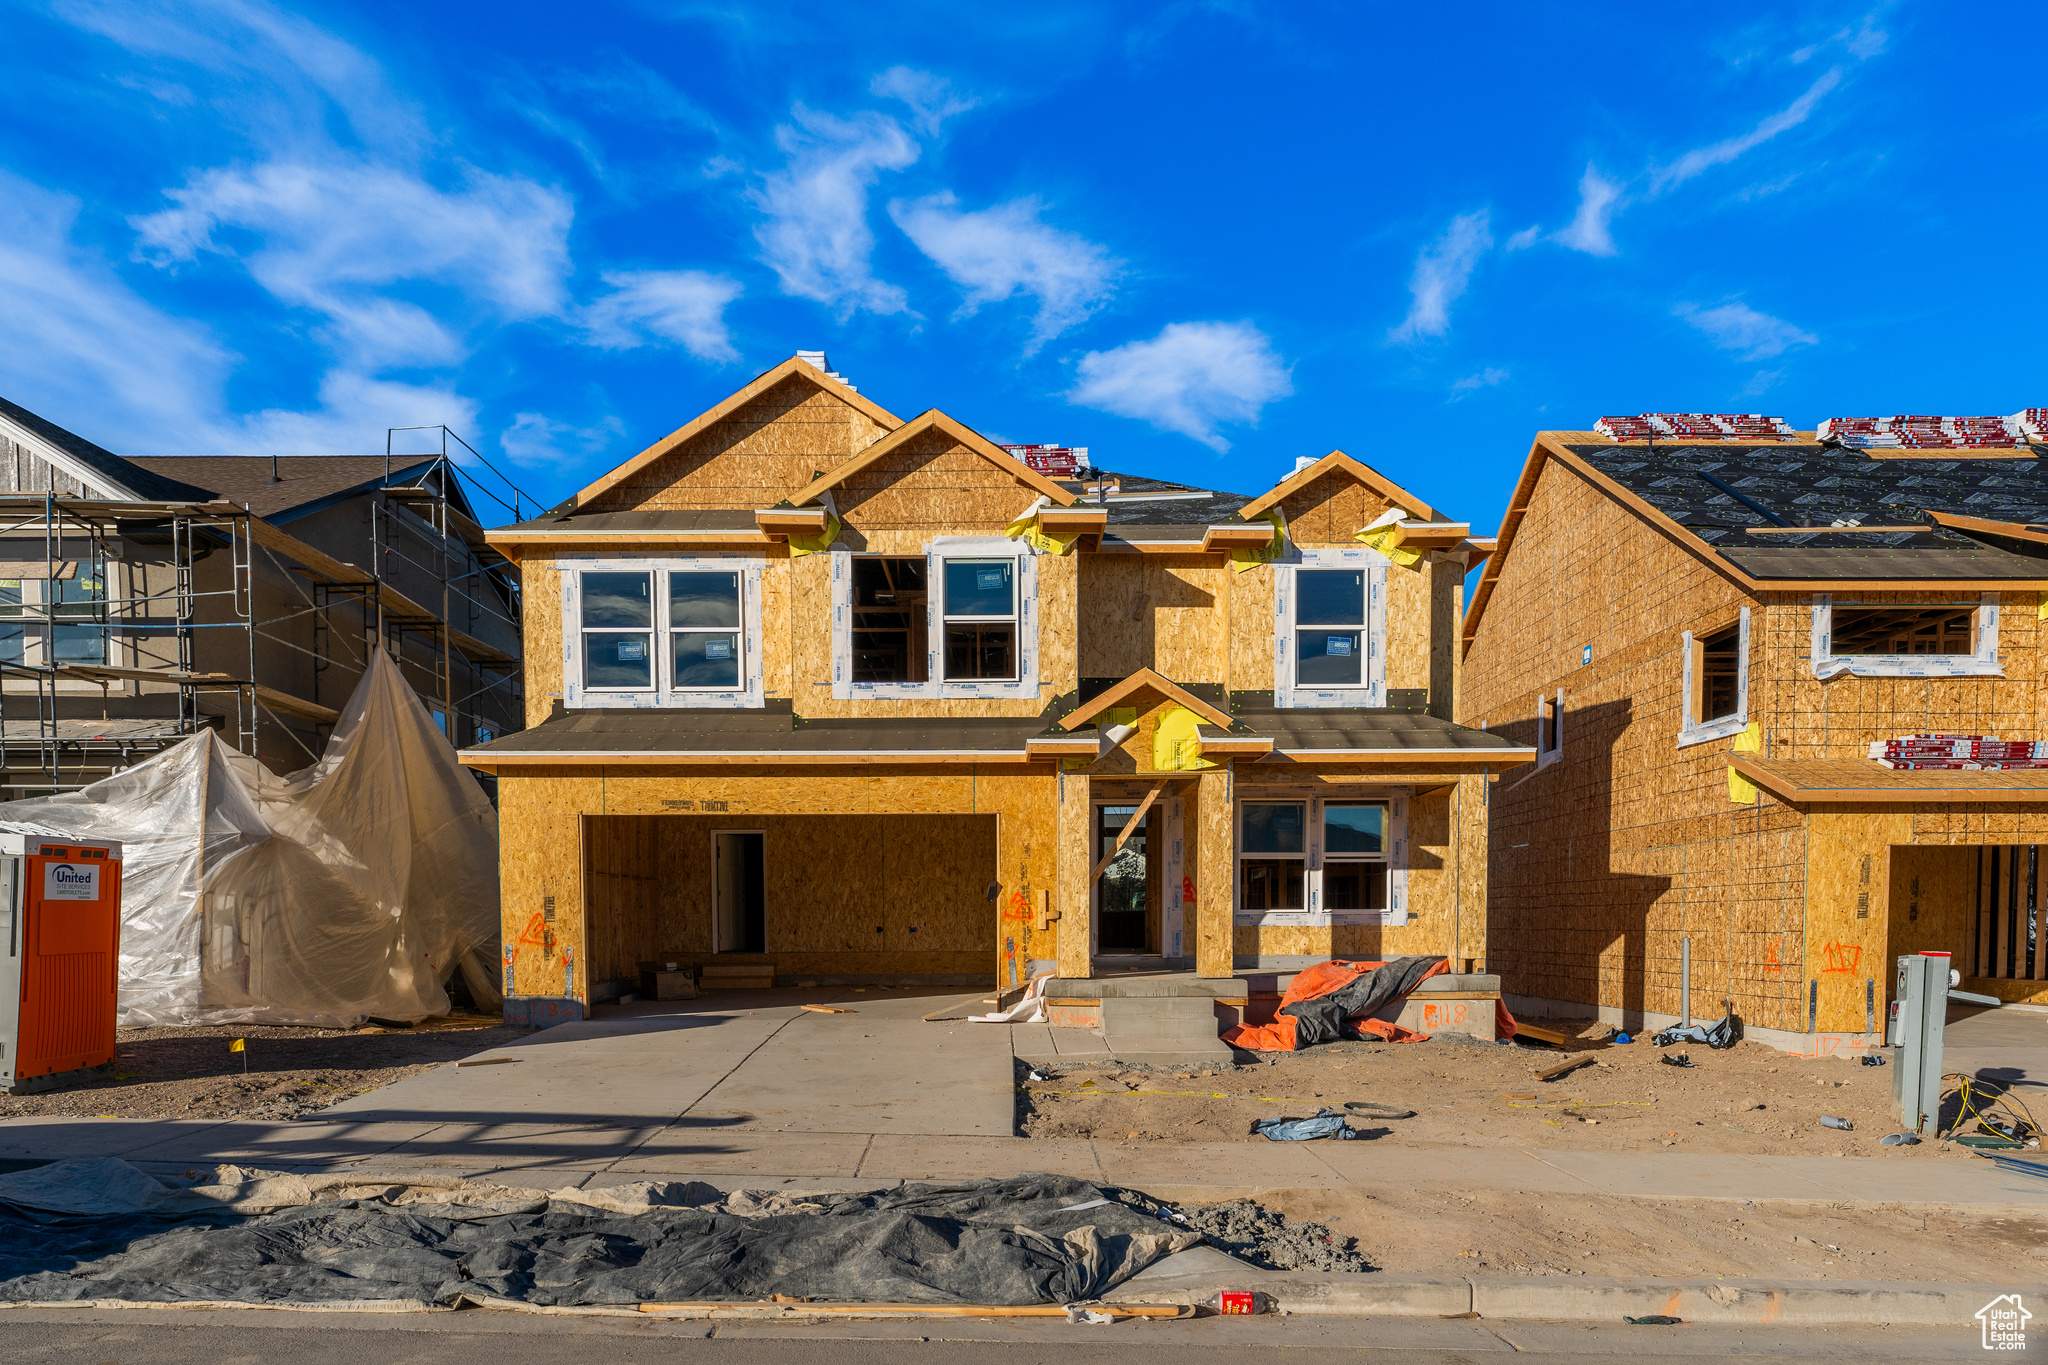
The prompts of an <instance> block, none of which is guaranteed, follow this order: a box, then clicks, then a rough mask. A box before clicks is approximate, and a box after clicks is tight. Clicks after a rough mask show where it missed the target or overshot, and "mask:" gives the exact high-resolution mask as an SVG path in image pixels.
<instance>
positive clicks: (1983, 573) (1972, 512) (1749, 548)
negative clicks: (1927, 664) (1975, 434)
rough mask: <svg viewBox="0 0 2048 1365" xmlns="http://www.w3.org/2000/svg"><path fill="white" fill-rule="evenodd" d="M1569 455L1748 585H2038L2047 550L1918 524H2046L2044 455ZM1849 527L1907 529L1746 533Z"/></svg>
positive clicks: (1612, 448)
mask: <svg viewBox="0 0 2048 1365" xmlns="http://www.w3.org/2000/svg"><path fill="white" fill-rule="evenodd" d="M1567 449H1569V450H1570V451H1571V453H1572V454H1574V455H1576V456H1578V457H1579V458H1580V459H1582V460H1584V461H1585V462H1586V463H1587V464H1589V465H1591V466H1592V467H1593V468H1594V469H1596V470H1598V471H1599V472H1600V473H1602V474H1604V475H1606V476H1607V477H1608V478H1610V479H1612V480H1614V482H1616V483H1618V484H1620V485H1621V486H1622V487H1623V488H1625V489H1627V490H1628V491H1629V492H1630V493H1633V494H1634V495H1636V496H1637V497H1639V498H1641V499H1642V500H1643V501H1645V502H1647V503H1649V504H1650V505H1651V506H1652V507H1654V508H1656V509H1657V510H1658V511H1660V512H1662V513H1664V514H1665V515H1666V516H1668V517H1670V518H1671V519H1672V520H1673V521H1676V522H1677V523H1678V524H1679V525H1681V526H1683V527H1685V529H1686V530H1688V531H1690V532H1691V533H1692V534H1694V535H1696V536H1698V537H1699V538H1700V539H1701V540H1703V541H1705V542H1706V543H1707V544H1708V545H1710V546H1712V547H1713V548H1714V550H1715V551H1716V552H1717V553H1718V554H1719V555H1720V556H1721V557H1722V558H1723V559H1725V560H1727V561H1728V563H1729V564H1731V565H1733V566H1734V567H1735V568H1737V569H1740V570H1741V571H1742V572H1743V573H1746V574H1748V575H1749V576H1750V577H1752V578H1757V579H1791V580H1814V579H1829V578H1840V579H1845V580H1854V579H1899V580H1907V581H1910V580H1914V579H1928V580H1937V579H2000V578H2011V579H2038V578H2042V577H2048V565H2044V564H2043V563H2042V557H2043V555H2044V552H2048V546H2034V545H2031V544H2029V543H2028V542H2024V541H2016V540H2010V539H2004V538H1986V537H1982V536H1970V535H1965V534H1963V533H1962V532H1960V531H1957V530H1954V529H1952V528H1950V527H1946V526H1940V525H1936V524H1934V523H1933V522H1932V521H1930V520H1929V519H1928V516H1927V514H1928V513H1930V512H1943V513H1948V514H1951V515H1954V516H1963V517H1974V518H1978V519H1981V520H1984V521H1998V522H2014V523H2018V524H2019V525H2022V526H2025V525H2029V524H2032V523H2037V522H2041V521H2044V520H2048V459H2032V460H2028V459H1995V460H1985V459H1970V458H1967V457H1959V458H1955V459H1940V458H1936V459H1927V458H1911V459H1873V458H1872V457H1871V456H1869V455H1867V454H1865V453H1863V452H1862V451H1858V450H1848V449H1844V448H1842V447H1840V446H1820V445H1776V444H1774V445H1766V446H1755V447H1736V446H1687V445H1673V446H1669V447H1665V446H1654V447H1645V446H1642V445H1625V446H1618V445H1573V446H1569V447H1567ZM2035 450H2036V453H2037V455H2039V454H2048V450H2044V449H2043V448H2042V447H2035ZM1850 521H1854V522H1858V523H1861V524H1863V525H1868V526H1912V527H1914V528H1915V529H1913V530H1910V531H1859V530H1855V529H1851V528H1844V529H1840V530H1836V529H1825V530H1815V531H1798V532H1794V533H1792V534H1786V533H1784V532H1776V533H1770V532H1766V533H1764V534H1756V533H1755V528H1758V527H1770V526H1796V527H1808V526H1813V527H1825V528H1832V527H1833V525H1834V523H1836V522H1850Z"/></svg>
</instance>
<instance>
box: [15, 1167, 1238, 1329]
mask: <svg viewBox="0 0 2048 1365" xmlns="http://www.w3.org/2000/svg"><path fill="white" fill-rule="evenodd" d="M115 1168H121V1169H115ZM223 1173H224V1174H223V1180H222V1183H215V1184H212V1185H201V1186H198V1187H196V1188H192V1189H179V1188H174V1187H171V1186H166V1185H163V1184H160V1183H159V1182H157V1181H155V1180H153V1179H152V1178H151V1177H149V1176H147V1175H145V1174H144V1173H143V1172H140V1171H136V1170H135V1169H134V1168H133V1167H127V1166H126V1164H125V1163H122V1162H118V1161H113V1160H111V1159H100V1160H95V1161H77V1162H59V1163H56V1164H55V1165H53V1166H51V1167H45V1168H42V1169H40V1170H34V1171H28V1172H22V1173H20V1174H19V1175H14V1176H6V1177H0V1300H4V1301H11V1302H41V1303H49V1302H63V1301H67V1300H77V1299H127V1300H133V1301H138V1302H156V1303H175V1302H180V1301H238V1302H244V1303H266V1302H282V1301H291V1302H299V1303H307V1302H321V1301H328V1302H341V1301H355V1302H360V1301H364V1300H420V1301H424V1302H427V1303H455V1302H457V1301H459V1300H461V1299H463V1298H470V1299H486V1298H498V1299H511V1300H516V1301H519V1302H523V1303H531V1304H545V1305H574V1304H637V1303H644V1302H652V1301H667V1302H676V1301H701V1300H750V1299H765V1298H767V1297H768V1296H770V1295H774V1294H782V1295H789V1296H792V1297H801V1298H812V1299H827V1300H837V1301H842V1302H848V1301H852V1302H875V1301H886V1302H898V1303H975V1304H1035V1303H1072V1302H1076V1301H1081V1300H1087V1299H1092V1298H1097V1297H1100V1296H1101V1295H1102V1294H1104V1293H1106V1292H1107V1291H1108V1290H1110V1289H1111V1288H1113V1287H1114V1286H1116V1285H1118V1284H1120V1283H1122V1282H1123V1281H1124V1280H1126V1279H1128V1278H1130V1277H1131V1276H1132V1275H1134V1274H1136V1273H1137V1272H1138V1271H1140V1270H1143V1269H1144V1268H1145V1267H1146V1266H1148V1265H1150V1264H1152V1263H1153V1262H1154V1261H1156V1260H1159V1259H1161V1258H1163V1257H1165V1256H1168V1255H1171V1254H1172V1253H1173V1252H1176V1251H1181V1250H1184V1249H1186V1248H1187V1247H1190V1246H1193V1245H1195V1244H1196V1243H1197V1242H1199V1241H1201V1237H1200V1235H1199V1234H1196V1233H1193V1232H1189V1231H1186V1230H1184V1229H1182V1228H1177V1227H1174V1226H1172V1225H1170V1224H1167V1223H1165V1222H1162V1221H1161V1220H1160V1219H1159V1217H1158V1216H1157V1215H1156V1214H1155V1213H1154V1210H1155V1209H1156V1208H1157V1206H1156V1205H1155V1204H1153V1203H1152V1201H1150V1200H1148V1199H1146V1198H1145V1197H1144V1196H1143V1195H1137V1194H1132V1193H1129V1192H1125V1191H1118V1190H1114V1189H1109V1188H1105V1187H1103V1186H1099V1185H1094V1184H1091V1183H1089V1182H1087V1181H1082V1180H1075V1179H1072V1178H1070V1177H1067V1176H1056V1175H1037V1174H1029V1175H1022V1176H1018V1177H1016V1178H1014V1179H1010V1180H980V1181H974V1182H972V1183H967V1184H958V1185H909V1186H905V1187H903V1188H901V1189H895V1190H881V1191H872V1192H868V1193H863V1194H852V1195H828V1194H813V1195H805V1196H798V1197H796V1198H795V1199H793V1200H792V1199H787V1198H781V1197H778V1196H766V1197H764V1196H760V1195H752V1194H747V1193H745V1192H742V1193H740V1194H737V1195H733V1196H724V1195H721V1194H720V1192H719V1191H717V1190H715V1189H712V1188H711V1187H709V1186H706V1185H702V1184H698V1183H695V1182H691V1183H682V1182H670V1183H652V1184H642V1185H638V1186H633V1187H630V1188H629V1189H626V1190H621V1191H617V1192H612V1193H609V1194H607V1193H605V1192H600V1191H569V1192H563V1193H558V1194H552V1195H551V1194H549V1193H548V1192H545V1191H534V1190H502V1189H500V1190H492V1189H486V1188H478V1187H474V1186H471V1187H465V1188H458V1189H455V1190H441V1191H435V1190H427V1191H424V1192H421V1191H417V1190H407V1189H406V1188H405V1187H404V1186H402V1185H400V1184H398V1183H394V1184H393V1185H391V1186H389V1187H386V1188H380V1187H379V1186H378V1185H376V1184H375V1183H374V1182H375V1181H376V1180H377V1177H374V1176H368V1175H363V1174H351V1175H348V1176H346V1177H338V1176H328V1177H312V1178H306V1177H295V1176H289V1175H276V1174H266V1173H253V1174H251V1173H244V1172H240V1171H235V1170H234V1169H233V1168H223ZM401 1179H402V1178H398V1177H394V1178H393V1180H394V1182H397V1181H399V1180H401ZM356 1182H365V1183H360V1184H359V1183H356ZM447 1183H451V1184H453V1183H457V1182H447ZM422 1195H424V1197H422ZM323 1196H324V1197H323ZM365 1196H367V1197H365ZM492 1196H497V1197H492ZM307 1199H313V1200H317V1201H318V1202H300V1201H303V1200H307ZM465 1199H466V1200H468V1201H472V1202H463V1201H464V1200H465ZM1104 1200H1106V1201H1107V1202H1101V1201H1104ZM713 1201H715V1202H713ZM1076 1206H1082V1207H1076ZM263 1209H272V1210H276V1211H274V1212H254V1211H253V1210H263Z"/></svg>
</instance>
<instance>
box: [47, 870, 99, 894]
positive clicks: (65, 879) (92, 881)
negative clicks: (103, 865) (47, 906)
mask: <svg viewBox="0 0 2048 1365" xmlns="http://www.w3.org/2000/svg"><path fill="white" fill-rule="evenodd" d="M99 898H100V869H99V866H98V865H97V864H95V863H45V864H43V899H44V900H46V901H96V900H98V899H99Z"/></svg>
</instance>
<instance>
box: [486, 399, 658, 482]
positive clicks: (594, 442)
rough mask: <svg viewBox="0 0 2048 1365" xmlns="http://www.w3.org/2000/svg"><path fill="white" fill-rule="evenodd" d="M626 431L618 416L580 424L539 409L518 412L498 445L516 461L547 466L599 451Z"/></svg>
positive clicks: (537, 466) (572, 460)
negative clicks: (563, 420) (592, 424)
mask: <svg viewBox="0 0 2048 1365" xmlns="http://www.w3.org/2000/svg"><path fill="white" fill-rule="evenodd" d="M625 431H626V424H625V423H624V422H621V421H620V420H619V419H618V418H617V417H606V418H605V419H604V420H603V421H601V422H598V423H597V424H596V425H594V426H588V427H579V426H576V425H575V424H573V423H570V422H557V421H555V420H554V419H553V418H551V417H548V416H545V415H544V414H541V413H538V412H522V413H517V414H515V415H514V416H513V418H512V425H511V426H509V427H507V428H505V430H504V431H502V432H500V433H499V434H498V446H499V448H500V449H502V450H503V451H504V452H505V456H506V458H507V459H510V460H511V461H512V462H513V463H514V464H520V465H527V466H530V467H536V468H545V467H548V466H551V465H559V464H561V463H563V462H564V461H568V462H576V461H580V460H584V459H587V458H588V457H590V456H592V455H596V454H599V453H600V452H602V451H603V450H604V448H605V447H606V446H608V445H610V444H611V442H612V439H613V438H614V437H616V436H622V435H624V434H625Z"/></svg>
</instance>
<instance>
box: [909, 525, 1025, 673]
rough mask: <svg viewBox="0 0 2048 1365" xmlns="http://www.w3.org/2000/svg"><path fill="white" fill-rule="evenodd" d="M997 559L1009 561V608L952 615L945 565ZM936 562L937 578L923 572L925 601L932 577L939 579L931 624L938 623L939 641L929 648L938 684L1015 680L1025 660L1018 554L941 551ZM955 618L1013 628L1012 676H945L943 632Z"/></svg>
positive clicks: (1022, 605)
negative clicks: (999, 611) (985, 613)
mask: <svg viewBox="0 0 2048 1365" xmlns="http://www.w3.org/2000/svg"><path fill="white" fill-rule="evenodd" d="M999 560H1003V561H1008V563H1009V565H1010V610H1009V611H1008V612H1006V613H1004V614H1002V615H1000V616H975V615H973V614H971V613H962V614H960V615H958V616H955V615H954V614H953V612H952V610H951V609H950V607H949V606H948V603H947V600H946V599H947V598H948V596H949V595H950V592H949V590H948V588H947V586H946V577H945V571H946V569H947V568H948V567H950V566H951V565H953V564H955V563H959V564H992V563H995V562H997V561H999ZM936 562H937V564H938V566H939V576H938V578H937V579H936V580H934V579H933V578H932V577H930V571H929V570H927V576H926V578H925V601H926V602H927V603H929V602H930V601H931V585H932V583H933V582H934V581H936V582H937V583H938V585H939V605H938V611H937V614H936V616H937V619H936V620H935V621H934V622H933V624H934V625H935V626H937V628H938V636H939V640H938V644H937V645H936V646H935V647H933V649H932V655H933V661H934V662H935V663H937V664H938V666H939V674H940V677H939V682H940V684H941V685H943V684H946V683H961V682H995V683H1006V682H1015V681H1017V676H1018V675H1019V674H1021V673H1022V672H1023V664H1024V657H1023V656H1024V568H1023V566H1022V565H1021V564H1019V563H1018V562H1017V556H1015V555H944V556H942V557H940V558H939V559H938V560H937V561H936ZM956 621H957V622H960V623H962V624H963V625H1003V624H1007V625H1008V626H1009V627H1010V629H1011V631H1012V632H1014V635H1013V637H1012V638H1013V644H1012V646H1011V649H1010V660H1011V663H1012V665H1013V667H1012V670H1011V676H1010V677H1007V678H953V677H948V676H946V674H945V666H946V641H945V632H946V630H947V629H948V628H949V627H950V626H952V624H953V623H954V622H956ZM926 638H927V641H929V639H930V637H929V636H927V637H926Z"/></svg>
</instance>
